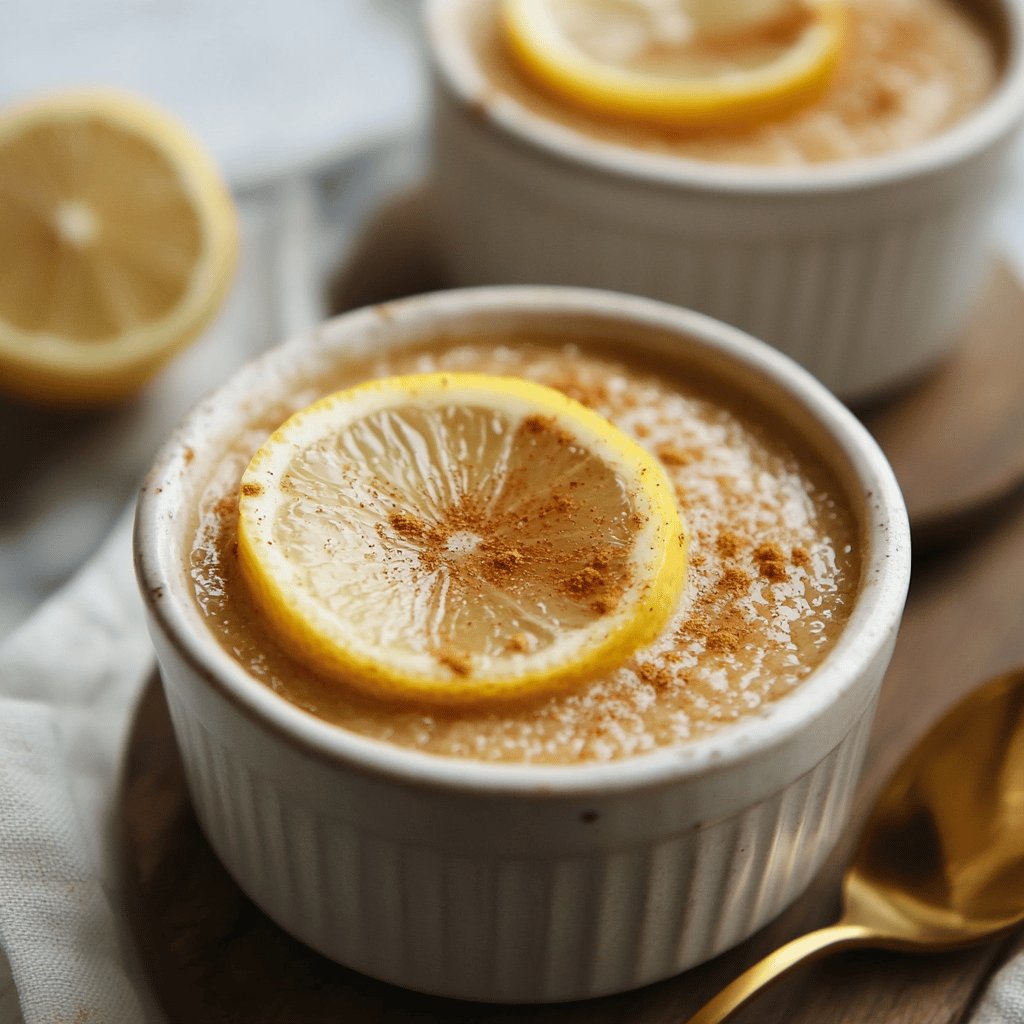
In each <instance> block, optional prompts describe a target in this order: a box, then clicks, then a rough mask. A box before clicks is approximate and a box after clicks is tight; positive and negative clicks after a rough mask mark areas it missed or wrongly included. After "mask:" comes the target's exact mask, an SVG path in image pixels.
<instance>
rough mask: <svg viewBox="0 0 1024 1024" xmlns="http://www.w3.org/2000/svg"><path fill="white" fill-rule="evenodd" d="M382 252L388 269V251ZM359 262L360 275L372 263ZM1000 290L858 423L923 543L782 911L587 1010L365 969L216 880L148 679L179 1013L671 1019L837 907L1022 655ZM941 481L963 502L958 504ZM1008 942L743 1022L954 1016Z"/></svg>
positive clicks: (161, 881) (150, 759)
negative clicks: (811, 850)
mask: <svg viewBox="0 0 1024 1024" xmlns="http://www.w3.org/2000/svg"><path fill="white" fill-rule="evenodd" d="M391 237H392V238H393V237H396V236H395V235H394V234H392V235H391ZM389 253H390V259H391V260H392V261H393V262H392V265H395V262H394V261H395V260H396V252H395V251H394V248H393V246H392V247H391V248H390V249H389ZM397 256H401V257H402V259H401V260H400V261H399V262H400V264H401V265H403V266H406V267H410V266H412V267H413V268H414V269H415V268H416V266H417V260H419V261H420V263H422V262H423V261H422V259H421V256H422V254H421V253H420V252H419V251H418V250H416V248H415V245H414V244H413V242H412V241H410V242H409V243H408V245H407V246H406V251H404V252H403V253H398V254H397ZM361 265H362V267H363V274H364V275H366V274H370V276H371V277H372V270H373V261H372V259H370V260H366V259H364V260H363V261H362V264H361ZM420 270H429V268H427V267H425V266H424V267H420ZM417 273H419V271H417ZM423 281H424V278H423V276H422V274H421V275H420V276H418V277H417V276H413V277H412V278H410V280H409V281H408V282H405V284H406V285H407V287H406V289H405V290H416V285H419V284H421V283H423ZM993 289H994V290H993V291H992V292H990V295H989V297H990V299H991V300H992V301H991V302H989V303H988V305H987V306H986V311H987V314H986V315H982V316H981V317H980V319H979V320H978V322H977V324H976V330H977V332H978V333H977V339H976V340H977V343H978V345H979V349H978V350H977V351H976V352H975V353H974V354H970V353H968V354H966V355H962V356H961V357H959V361H958V363H956V364H951V368H950V370H949V372H948V374H947V377H946V379H945V382H942V381H941V380H938V379H936V381H934V382H932V383H930V384H928V385H927V386H928V388H930V389H932V397H931V398H929V397H928V395H927V394H923V395H921V394H919V395H918V397H917V398H912V401H911V403H910V405H909V406H904V412H903V413H902V414H900V415H896V414H894V413H893V412H891V411H890V410H889V409H887V408H886V407H880V408H879V409H876V410H873V411H872V412H871V413H870V416H869V419H870V418H872V417H873V419H872V420H871V424H872V426H873V427H875V428H876V429H877V430H878V431H879V434H880V436H881V437H882V438H883V441H885V439H886V438H887V439H888V444H889V445H895V449H894V451H895V452H896V456H895V458H894V462H895V463H897V466H898V467H899V464H900V461H901V460H903V462H902V465H903V469H902V471H901V472H902V473H903V474H905V475H906V479H907V481H908V492H910V493H909V494H908V496H910V497H912V498H913V500H914V501H917V502H918V508H917V515H916V520H917V522H916V524H915V525H916V528H917V538H920V537H922V536H923V537H924V538H925V539H926V540H927V550H925V546H924V545H918V548H919V550H920V552H921V553H920V554H918V555H915V565H914V575H913V581H912V584H911V592H910V598H909V602H908V606H907V613H906V617H905V619H904V624H903V628H902V632H901V635H900V638H899V641H898V643H897V647H896V653H895V656H894V659H893V662H892V666H891V668H890V671H889V673H888V675H887V677H886V680H885V684H884V688H883V691H882V697H881V701H880V704H879V708H878V713H877V717H876V722H875V729H874V733H873V736H872V741H871V745H870V749H869V752H868V756H867V762H866V766H865V771H864V775H863V778H862V780H861V784H860V789H859V796H858V801H857V806H856V810H855V822H854V825H853V826H851V828H850V829H849V831H848V833H847V836H846V838H845V840H844V842H843V843H842V844H841V846H840V848H839V849H838V850H837V851H836V853H835V855H834V856H833V857H832V859H831V860H830V862H829V864H828V865H827V866H826V868H825V869H824V870H823V871H822V872H821V874H820V875H819V877H818V878H816V879H815V880H814V881H813V883H812V884H811V887H810V888H809V890H808V892H807V893H806V894H805V895H804V896H803V897H802V898H801V899H800V900H799V901H798V902H797V903H796V904H795V905H794V906H793V907H791V908H790V909H789V910H788V911H787V912H785V913H784V914H783V915H782V916H781V917H780V918H778V919H777V920H776V921H774V922H772V923H771V924H770V925H768V926H767V927H766V928H764V929H763V930H762V931H761V932H759V933H758V934H757V935H755V936H754V937H753V938H751V939H750V940H748V941H747V942H746V943H744V944H743V945H741V946H740V947H738V948H737V949H734V950H732V951H730V952H728V953H726V954H723V955H722V956H720V957H719V958H718V959H716V960H714V961H713V962H711V963H709V964H705V965H703V966H702V967H699V968H696V969H694V970H692V971H689V972H687V973H686V974H683V975H680V976H679V977H677V978H673V979H670V980H668V981H665V982H662V983H660V984H657V985H653V986H650V987H648V988H645V989H642V990H639V991H636V992H631V993H626V994H623V995H620V996H614V997H610V998H607V999H601V1000H596V1001H592V1002H588V1003H580V1004H571V1005H565V1006H551V1007H520V1008H516V1007H493V1006H481V1005H476V1004H465V1003H457V1002H452V1001H446V1000H441V999H435V998H429V997H423V996H417V995H415V994H412V993H408V992H404V991H402V990H399V989H396V988H392V987H390V986H387V985H383V984H380V983H377V982H374V981H371V980H369V979H367V978H363V977H361V976H359V975H357V974H354V973H353V972H350V971H347V970H345V969H344V968H341V967H338V966H337V965H334V964H331V963H329V962H327V961H325V960H323V959H322V958H320V957H318V956H316V955H315V954H313V953H311V952H310V951H308V950H306V949H305V948H304V947H302V946H301V945H300V944H298V943H297V942H295V941H293V940H291V939H290V938H288V937H287V936H286V935H284V934H283V933H282V932H281V931H280V930H279V929H277V928H276V926H274V925H273V924H272V923H271V922H270V921H269V920H268V919H266V918H265V917H264V916H263V915H262V914H261V913H260V912H259V911H258V910H256V909H255V907H253V905H252V904H251V903H249V901H248V900H247V899H246V898H245V896H244V895H243V894H242V893H241V892H240V891H239V890H238V889H237V887H236V886H235V885H234V883H233V882H232V881H231V880H230V878H229V877H228V876H227V874H226V873H225V871H224V869H223V868H222V867H221V866H220V864H219V863H218V862H217V860H216V858H215V857H214V855H213V853H212V852H211V851H210V849H209V847H208V846H207V844H206V842H205V840H204V838H203V837H202V834H201V833H200V831H199V828H198V825H197V823H196V821H195V818H194V816H193V814H192V811H191V807H190V805H189V802H188V797H187V793H186V791H185V786H184V779H183V776H182V773H181V768H180V764H179V762H178V757H177V751H176V748H175V745H174V740H173V736H172V734H171V730H170V723H169V720H168V717H167V711H166V706H165V704H164V702H163V698H162V694H161V693H160V690H159V686H158V685H157V683H156V682H155V681H154V683H153V685H151V686H150V688H149V690H148V691H147V693H146V696H145V698H144V700H143V703H142V705H141V707H140V711H139V715H138V719H137V722H136V726H135V730H134V735H133V739H132V743H131V745H130V750H129V754H128V759H127V762H126V772H125V786H124V793H123V801H122V812H123V813H122V819H123V824H124V832H125V841H126V864H127V868H128V874H129V876H130V881H131V887H132V901H133V913H132V919H133V922H134V930H135V935H136V938H137V941H138V945H139V949H140V951H141V953H142V959H143V961H144V963H145V965H146V968H147V970H148V972H149V975H150V978H151V980H152V982H153V986H154V990H155V991H156V993H157V996H158V998H159V1000H160V1002H161V1003H162V1004H163V1006H164V1008H165V1009H166V1010H167V1012H168V1014H169V1016H170V1018H171V1020H172V1021H173V1022H174V1024H207V1022H210V1024H229V1022H230V1024H233V1022H238V1024H327V1022H331V1024H336V1022H338V1021H344V1022H346V1024H413V1022H415V1024H435V1022H436V1024H442V1022H445V1024H448V1022H452V1024H490V1022H508V1024H518V1022H526V1021H529V1022H531V1024H584V1022H586V1024H679V1022H682V1021H684V1020H685V1019H686V1017H687V1016H688V1015H689V1014H690V1013H692V1012H693V1011H694V1010H695V1009H696V1008H697V1007H698V1006H700V1005H701V1004H702V1003H703V1002H704V1001H705V1000H706V999H707V998H709V997H710V996H711V995H713V994H714V993H715V992H716V991H717V990H718V989H719V988H721V987H722V986H723V985H724V984H725V983H726V982H728V981H729V980H731V979H732V978H733V977H734V976H735V975H736V974H737V973H739V972H740V971H741V970H743V969H744V968H745V967H746V966H748V965H749V964H751V963H752V962H754V961H755V960H756V959H758V958H760V957H761V956H762V955H764V954H765V953H767V952H769V951H770V950H771V949H773V948H775V947H776V946H778V945H781V944H782V943H783V942H785V941H787V940H789V939H790V938H792V937H794V936H795V935H797V934H800V933H801V932H804V931H807V930H809V929H812V928H815V927H818V926H820V925H823V924H827V923H830V922H831V921H832V920H834V919H835V916H836V914H837V911H838V898H839V879H840V876H841V874H842V870H843V867H844V864H845V862H846V859H847V857H848V856H849V854H850V850H851V847H852V845H853V843H854V841H855V839H856V833H857V827H856V825H857V822H858V821H859V820H860V819H862V818H863V816H864V814H865V812H866V810H867V808H868V807H869V806H870V804H871V801H872V799H873V797H874V796H875V794H876V793H877V792H878V790H879V789H880V787H881V786H882V784H883V783H884V781H885V779H886V778H887V777H888V775H889V773H890V772H891V771H892V770H893V768H894V767H895V766H896V764H897V763H898V762H899V760H900V759H901V758H902V757H903V755H904V754H905V753H906V752H907V750H908V749H909V748H910V747H911V746H912V745H913V743H914V741H915V740H916V739H917V738H918V737H920V736H921V735H922V734H923V733H924V732H925V731H927V729H928V728H929V726H930V725H931V724H932V723H933V722H934V721H935V720H936V719H937V718H938V717H939V716H940V715H941V714H942V713H943V712H944V711H945V710H946V709H947V708H949V707H950V706H951V705H952V704H954V703H955V702H956V701H957V700H958V699H959V698H960V697H961V696H963V695H964V694H966V693H967V692H968V691H970V690H971V689H973V688H974V687H975V686H976V685H977V684H978V683H979V682H981V681H982V680H984V679H985V678H986V677H988V676H990V675H992V674H994V673H996V672H999V671H1002V670H1005V669H1008V668H1012V667H1014V666H1017V665H1020V664H1024V615H1022V611H1024V502H1021V501H1019V500H1017V499H1018V498H1019V496H1020V494H1019V492H1020V487H1019V484H1020V479H1019V475H1018V474H1019V471H1020V469H1021V468H1024V432H1022V431H1024V402H1021V401H1020V400H1019V399H1020V396H1022V395H1024V387H1021V381H1022V375H1024V353H1020V354H1018V353H1019V349H1018V347H1017V333H1018V326H1019V324H1020V323H1021V322H1024V298H1022V296H1021V293H1020V290H1019V287H1017V286H1015V283H1014V282H1012V281H1011V279H1010V278H1008V277H1007V276H1005V274H1003V275H1002V276H999V275H997V277H996V278H995V280H994V283H993ZM357 290H358V289H357ZM368 297H371V298H375V297H377V296H372V295H371V296H368ZM382 297H383V296H382ZM993 303H994V304H995V308H996V312H997V313H998V315H996V313H994V312H993ZM985 346H987V349H986V348H985ZM982 350H984V352H983V351H982ZM986 368H987V369H986ZM936 388H938V391H936V390H935V389H936ZM936 393H937V394H939V395H940V396H943V397H942V398H941V401H939V400H937V399H936V398H935V397H934V395H935V394H936ZM890 408H891V407H890ZM997 411H998V415H997ZM901 415H902V416H903V419H902V422H901V419H900V416H901ZM914 431H931V432H933V433H934V432H938V436H937V437H933V436H929V438H928V444H927V449H926V450H927V458H926V459H924V460H922V458H919V457H915V449H914V447H913V445H912V443H911V442H912V441H913V439H914V434H913V432H914ZM951 431H952V433H950V432H951ZM943 435H944V436H945V437H946V438H948V443H947V445H946V448H947V453H948V454H947V455H944V454H943ZM965 435H969V436H967V437H965ZM923 467H930V468H923ZM965 474H966V475H967V476H966V477H965ZM951 494H952V495H956V494H960V495H967V496H969V497H970V500H967V499H966V498H965V499H964V500H962V501H960V502H959V503H957V502H953V503H952V504H951V503H950V502H949V500H948V498H949V496H950V495H951ZM913 507H914V506H913V504H912V508H913ZM932 513H934V514H932ZM1014 950H1019V951H1021V952H1024V937H1022V936H1017V937H1014V938H1011V939H1009V940H1003V941H1001V942H998V943H992V944H989V945H986V946H983V947H981V948H978V949H974V950H969V951H965V952H959V953H948V954H942V955H936V956H930V957H912V956H901V955H897V954H889V953H869V952H865V953H847V954H840V955H837V956H835V957H833V958H832V959H830V960H826V961H823V962H821V963H819V964H817V965H813V966H810V967H806V968H802V969H800V970H798V971H797V972H796V973H795V974H794V975H793V976H791V977H790V978H788V979H786V980H785V981H783V982H782V983H781V984H780V985H779V986H778V987H777V988H775V989H774V990H772V991H771V992H770V993H767V994H765V995H763V996H762V997H761V998H759V999H757V1000H756V1001H755V1002H754V1003H752V1004H751V1006H750V1007H749V1008H748V1009H747V1010H745V1011H743V1012H742V1013H741V1014H739V1015H738V1016H737V1017H736V1020H737V1021H739V1022H741V1024H744V1022H745V1024H754V1022H757V1024H880V1022H891V1024H959V1022H961V1021H965V1020H967V1019H968V1018H969V1016H970V1013H971V1010H972V1008H973V1006H974V1004H975V1001H976V1000H977V998H978V996H979V993H980V991H981V990H982V989H983V987H984V984H985V982H986V981H987V979H988V978H989V977H990V976H991V974H992V972H993V970H994V969H995V968H996V967H997V966H998V965H999V964H1000V963H1001V962H1003V961H1004V960H1005V958H1006V957H1007V956H1008V955H1010V954H1011V952H1012V951H1014Z"/></svg>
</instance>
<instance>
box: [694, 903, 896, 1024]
mask: <svg viewBox="0 0 1024 1024" xmlns="http://www.w3.org/2000/svg"><path fill="white" fill-rule="evenodd" d="M875 940H876V936H875V933H874V932H873V931H872V930H871V929H869V928H865V927H863V926H862V925H858V924H843V923H839V924H834V925H831V926H830V927H828V928H821V929H819V930H818V931H816V932H808V933H807V934H806V935H801V936H800V937H799V938H797V939H793V941H792V942H787V943H786V945H784V946H781V947H780V948H779V949H777V950H775V952H774V953H769V954H768V956H766V957H765V958H764V959H763V960H760V961H758V962H757V963H756V964H754V966H753V967H750V968H748V969H747V970H746V971H745V972H744V973H743V974H741V975H740V976H739V977H738V978H737V979H736V980H735V981H733V982H732V983H731V984H729V985H727V986H726V987H725V988H724V989H722V991H721V992H719V993H718V995H717V996H715V997H714V999H712V1000H711V1001H710V1002H709V1003H706V1004H705V1005H704V1006H703V1007H702V1008H701V1009H700V1010H698V1011H697V1013H696V1014H694V1015H693V1016H692V1017H691V1018H690V1019H689V1020H688V1021H687V1022H686V1024H722V1021H725V1020H728V1019H729V1018H730V1017H731V1016H732V1015H733V1014H734V1013H735V1012H736V1011H737V1010H738V1009H739V1008H740V1007H741V1006H742V1005H743V1004H744V1003H745V1002H746V1001H747V1000H748V999H750V998H751V997H752V996H754V995H756V994H757V993H758V992H760V991H761V990H762V989H765V988H768V986H769V985H771V984H773V983H774V982H776V981H778V980H779V979H780V978H782V977H783V975H786V974H788V973H789V972H790V971H791V970H792V969H793V968H794V967H796V966H798V965H799V964H802V963H805V962H809V961H812V960H817V959H819V958H820V957H822V956H824V955H825V954H826V953H829V952H832V951H833V950H835V949H852V948H856V947H859V946H870V945H872V944H873V942H874V941H875Z"/></svg>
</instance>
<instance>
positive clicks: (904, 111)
mask: <svg viewBox="0 0 1024 1024" xmlns="http://www.w3.org/2000/svg"><path fill="white" fill-rule="evenodd" d="M497 2H498V0H479V4H478V5H473V9H472V10H471V11H468V12H467V17H466V19H465V22H466V24H465V28H466V31H467V32H468V33H469V34H470V35H471V37H472V42H473V46H474V48H475V49H476V50H477V52H478V54H479V58H480V61H481V64H482V66H483V68H484V70H485V74H486V75H487V77H488V79H489V81H490V83H491V85H492V87H493V90H494V94H496V95H497V96H502V97H506V98H511V99H513V100H515V101H516V102H517V103H518V104H520V105H522V106H523V107H526V108H528V109H529V110H530V111H532V112H534V113H536V114H539V115H541V116H542V117H544V118H546V119H549V120H551V121H554V122H557V123H558V124H560V125H563V126H565V127H567V128H570V129H572V130H574V131H577V132H580V133H582V134H584V135H588V136H592V137H596V138H598V139H600V140H602V141H606V142H611V143H615V144H620V145H625V146H629V147H637V148H640V149H644V150H650V151H653V152H657V153H662V154H666V155H671V156H679V157H685V158H688V159H695V160H702V161H711V162H721V163H738V164H765V165H782V166H785V165H801V164H815V163H823V162H830V161H841V160H851V159H857V158H864V157H870V156H874V155H878V154H882V153H888V152H892V151H895V150H901V149H905V148H907V147H909V146H913V145H915V144H916V143H919V142H922V141H924V140H926V139H928V138H931V137H933V136H935V135H938V134H940V133H941V132H943V131H945V130H946V129H948V128H950V127H952V126H953V125H955V124H956V123H957V122H959V121H960V120H962V119H963V118H964V117H966V116H967V115H968V114H970V113H971V112H972V111H974V110H975V109H976V108H978V107H979V106H980V105H981V104H983V103H984V102H985V100H986V99H987V98H988V96H989V95H990V94H991V93H992V91H993V88H994V87H995V84H996V82H997V79H998V76H999V70H1000V67H999V66H1000V60H999V55H998V52H997V48H996V45H995V43H994V37H993V33H992V32H990V31H989V30H988V28H987V26H985V25H983V24H982V22H981V20H980V19H979V18H977V17H975V16H974V14H973V13H971V12H969V11H968V9H967V7H966V5H963V4H958V3H954V2H953V0H848V4H847V6H848V13H847V17H848V28H847V31H846V37H845V39H844V41H843V48H842V53H841V57H840V62H839V66H838V69H837V71H836V73H835V76H834V78H833V79H832V81H831V82H830V84H829V85H828V87H827V89H826V91H825V92H824V94H823V95H822V96H820V97H819V98H818V99H817V100H816V101H814V102H813V103H811V104H810V105H808V106H806V107H804V108H802V109H800V110H798V111H796V112H795V113H792V114H790V115H788V116H786V117H783V118H782V119H780V120H775V121H768V122H765V123H753V124H750V125H747V126H743V127H734V128H702V129H700V130H689V131H686V130H673V129H670V128H666V127H658V126H652V125H644V124H641V123H638V122H636V121H632V120H631V121H625V120H616V119H613V118H607V117H602V116H600V115H599V114H595V113H590V112H587V111H584V110H581V109H580V108H579V107H577V106H574V105H573V104H571V103H567V102H565V101H564V100H561V99H559V98H555V97H553V96H552V95H550V94H549V93H547V92H546V91H545V90H544V89H543V88H540V87H538V85H537V84H536V83H535V82H534V81H533V80H532V79H531V78H530V77H529V76H528V75H526V74H524V73H523V71H522V70H521V68H520V67H519V66H518V65H517V63H516V61H515V60H514V59H513V57H512V55H511V54H510V53H509V52H508V50H507V48H506V46H505V43H504V40H503V39H502V37H501V33H500V30H499V25H498V20H497V16H496V15H497ZM796 28H799V22H797V23H796ZM795 30H796V29H795V28H793V27H792V26H791V27H787V23H786V22H783V23H782V25H781V26H774V25H769V26H768V28H767V29H765V30H764V32H763V33H762V35H763V36H764V38H760V39H759V38H757V37H756V36H755V37H754V38H752V39H746V40H744V43H745V44H746V45H747V48H748V49H751V51H752V52H753V53H754V54H755V55H756V54H757V53H758V52H760V51H763V50H766V49H768V50H770V49H771V48H775V49H779V50H781V49H783V48H784V47H785V45H786V42H787V40H786V33H787V32H790V31H795ZM773 33H774V37H773ZM780 33H781V36H780ZM690 49H691V50H697V49H699V42H698V43H697V44H694V46H692V47H691V48H690ZM719 49H721V48H720V47H719ZM683 58H685V60H684V61H683V66H684V67H685V68H690V67H692V66H695V67H711V68H712V69H713V70H714V69H717V67H718V65H722V64H728V63H729V62H735V63H736V64H737V65H738V66H741V65H742V61H743V59H744V55H743V53H735V54H734V53H730V52H728V51H727V50H726V51H723V52H711V53H704V54H701V53H698V52H686V51H684V52H683V53H682V55H681V58H677V60H678V59H683ZM661 64H662V65H663V64H664V57H662V59H661ZM662 69H663V68H662Z"/></svg>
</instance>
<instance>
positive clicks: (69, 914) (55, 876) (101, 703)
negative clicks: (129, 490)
mask: <svg viewBox="0 0 1024 1024" xmlns="http://www.w3.org/2000/svg"><path fill="white" fill-rule="evenodd" d="M152 657H153V656H152V652H151V649H150V646H149V640H148V637H147V635H146V629H145V623H144V621H143V616H142V608H141V602H140V601H139V599H138V593H137V591H136V588H135V581H134V579H133V577H132V570H131V545H130V522H129V521H128V519H127V516H126V517H125V518H124V519H123V520H122V521H121V522H120V523H119V524H118V526H117V527H116V528H115V530H114V533H113V535H112V536H111V538H110V540H109V541H108V542H107V543H106V544H105V545H104V547H103V550H102V551H101V552H100V554H99V555H98V556H97V557H96V558H95V559H94V560H93V561H92V562H91V563H90V564H89V566H88V567H87V568H86V569H85V570H84V571H83V572H82V573H80V574H79V576H78V577H77V578H76V579H75V580H74V581H73V582H72V583H71V584H69V585H68V587H66V588H65V589H64V590H63V591H61V592H60V593H59V594H58V595H57V596H56V597H53V598H51V599H50V601H49V602H47V604H46V605H44V607H43V608H42V609H41V610H40V611H39V612H37V613H36V615H35V616H33V618H32V619H31V620H30V621H29V622H28V623H26V624H25V625H24V626H23V627H22V628H21V629H20V630H18V631H17V632H16V633H15V634H14V636H13V637H11V638H10V639H9V640H8V641H7V642H6V643H5V644H4V645H3V646H2V647H0V679H2V684H0V685H2V695H0V750H2V752H3V756H2V758H0V822H2V823H3V824H2V827H0V946H2V947H3V950H4V951H5V953H6V955H7V957H8V960H9V961H10V968H11V973H12V976H13V980H14V984H15V986H16V988H17V991H18V993H19V996H20V999H21V1009H22V1013H23V1015H24V1017H25V1020H26V1021H27V1022H28V1024H36V1022H43V1021H47V1022H55V1021H68V1022H71V1021H81V1022H91V1021H96V1022H101V1021H102V1022H105V1024H120V1022H122V1021H123V1022H125V1024H129V1022H134V1021H143V1020H154V1019H156V1018H155V1017H154V1016H153V1014H152V1010H151V1008H149V1007H148V1006H147V999H146V994H145V986H143V985H140V984H138V972H137V969H136V967H135V964H134V958H133V955H132V952H131V946H130V944H129V943H127V942H125V941H124V934H123V927H124V921H123V914H122V911H121V900H120V891H119V890H120V887H119V884H118V857H119V850H118V836H117V830H116V827H115V812H116V807H115V803H116V800H117V780H118V776H119V767H120V761H121V753H122V749H123V746H124V740H125V735H126V731H127V729H128V726H129V723H130V718H131V712H132V709H133V708H134V704H135V700H136V697H137V695H138V693H139V692H140V689H141V686H142V683H143V682H144V681H145V679H146V677H147V675H148V673H149V672H150V670H151V665H152Z"/></svg>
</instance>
